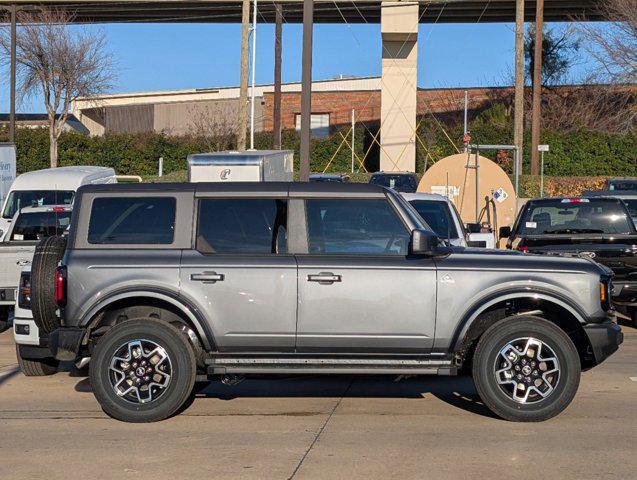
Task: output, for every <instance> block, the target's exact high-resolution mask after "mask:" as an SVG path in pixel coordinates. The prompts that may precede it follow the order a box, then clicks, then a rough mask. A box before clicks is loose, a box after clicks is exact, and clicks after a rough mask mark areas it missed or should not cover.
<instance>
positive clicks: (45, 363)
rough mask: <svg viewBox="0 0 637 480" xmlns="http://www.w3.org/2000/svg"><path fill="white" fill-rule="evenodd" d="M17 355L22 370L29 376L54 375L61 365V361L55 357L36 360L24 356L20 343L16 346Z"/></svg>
mask: <svg viewBox="0 0 637 480" xmlns="http://www.w3.org/2000/svg"><path fill="white" fill-rule="evenodd" d="M15 355H16V357H17V358H18V365H19V366H20V370H21V371H22V373H23V374H24V375H25V376H27V377H46V376H49V375H53V374H54V373H56V372H57V371H58V366H59V365H60V362H59V361H57V360H56V359H55V358H38V359H36V360H32V359H29V358H22V355H21V353H20V345H16V346H15Z"/></svg>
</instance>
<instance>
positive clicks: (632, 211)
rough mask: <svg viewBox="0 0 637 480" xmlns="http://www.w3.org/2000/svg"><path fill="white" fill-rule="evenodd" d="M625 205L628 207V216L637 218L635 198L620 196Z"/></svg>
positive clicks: (636, 201) (636, 200)
mask: <svg viewBox="0 0 637 480" xmlns="http://www.w3.org/2000/svg"><path fill="white" fill-rule="evenodd" d="M622 200H623V201H624V203H625V204H626V206H627V207H628V211H629V212H630V216H631V217H633V218H637V198H630V199H628V198H622Z"/></svg>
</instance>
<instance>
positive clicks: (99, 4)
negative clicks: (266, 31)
mask: <svg viewBox="0 0 637 480" xmlns="http://www.w3.org/2000/svg"><path fill="white" fill-rule="evenodd" d="M241 3H242V2H241V1H239V0H234V1H232V0H197V1H188V0H156V1H139V0H118V1H108V0H85V1H78V0H39V1H33V0H11V1H4V2H0V6H10V5H12V4H17V5H20V6H22V7H23V8H28V7H29V6H35V5H50V6H56V7H58V8H62V9H66V10H68V11H70V12H73V13H74V14H75V22H77V23H106V22H181V23H187V22H197V23H201V22H206V23H240V22H241ZM276 3H278V4H282V5H283V14H284V18H285V22H286V23H300V22H302V18H303V2H302V0H279V1H278V2H276ZM419 3H420V17H419V18H420V22H421V23H475V22H481V23H488V22H512V21H514V20H515V4H516V1H515V0H447V1H439V0H433V1H432V0H419ZM600 3H601V2H600V1H595V0H545V2H544V19H545V21H549V22H550V21H571V20H572V19H573V18H586V19H588V20H600V19H601V18H600V13H599V8H598V7H599V5H600ZM274 5H275V2H263V4H261V5H259V17H260V18H261V19H262V20H261V21H265V22H269V23H272V22H273V21H274V17H275V9H274ZM380 5H381V2H380V1H379V0H336V1H334V0H314V21H315V22H316V23H345V22H349V23H379V22H380ZM525 18H526V21H527V22H533V21H535V2H530V1H527V2H526V4H525Z"/></svg>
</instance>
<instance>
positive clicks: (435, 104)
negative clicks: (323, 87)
mask: <svg viewBox="0 0 637 480" xmlns="http://www.w3.org/2000/svg"><path fill="white" fill-rule="evenodd" d="M378 80H379V82H380V78H378ZM465 90H467V91H468V92H469V102H470V108H471V109H472V110H477V109H480V108H483V107H484V106H486V105H488V104H489V103H490V102H491V101H492V100H493V99H494V98H497V96H501V95H504V94H506V93H511V94H512V93H513V89H512V88H508V87H505V88H498V87H490V88H469V89H465V88H461V89H418V93H417V115H419V116H420V115H425V114H427V113H430V112H431V113H434V114H443V115H444V114H448V113H453V112H459V111H462V109H463V108H464V91H465ZM273 108H274V92H270V91H265V92H264V94H263V130H265V131H271V130H272V118H273ZM380 108H381V106H380V89H377V90H367V91H363V90H346V91H342V90H341V91H318V92H312V115H313V116H316V117H319V116H322V117H323V119H322V121H318V120H317V121H316V122H315V124H321V125H325V123H326V122H327V125H329V127H330V128H334V127H339V126H342V125H348V124H350V123H351V121H352V110H354V117H355V120H356V122H371V123H374V122H376V123H377V122H379V121H380ZM300 114H301V93H300V92H284V93H283V94H282V99H281V125H282V128H283V129H284V130H287V129H292V128H297V127H298V122H299V118H300Z"/></svg>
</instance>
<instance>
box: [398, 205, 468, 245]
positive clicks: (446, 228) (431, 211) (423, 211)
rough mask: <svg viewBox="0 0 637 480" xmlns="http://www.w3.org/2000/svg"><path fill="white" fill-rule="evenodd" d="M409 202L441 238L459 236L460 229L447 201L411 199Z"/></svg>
mask: <svg viewBox="0 0 637 480" xmlns="http://www.w3.org/2000/svg"><path fill="white" fill-rule="evenodd" d="M409 203H411V205H412V206H413V207H414V208H415V209H416V211H417V212H418V214H419V215H420V216H421V217H422V218H423V220H424V221H425V222H426V223H427V225H429V226H430V227H431V229H432V230H433V231H434V232H435V234H436V235H438V236H439V237H440V238H458V230H457V229H456V226H455V225H454V224H453V222H452V221H451V212H450V211H449V207H448V206H447V204H446V203H445V202H440V201H437V200H411V201H410V202H409Z"/></svg>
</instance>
